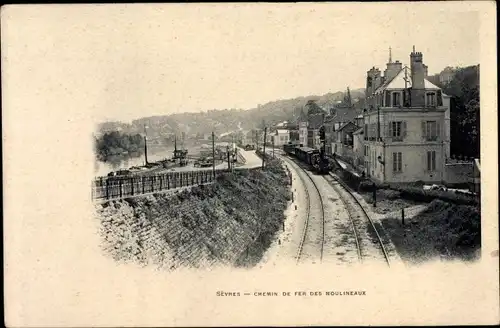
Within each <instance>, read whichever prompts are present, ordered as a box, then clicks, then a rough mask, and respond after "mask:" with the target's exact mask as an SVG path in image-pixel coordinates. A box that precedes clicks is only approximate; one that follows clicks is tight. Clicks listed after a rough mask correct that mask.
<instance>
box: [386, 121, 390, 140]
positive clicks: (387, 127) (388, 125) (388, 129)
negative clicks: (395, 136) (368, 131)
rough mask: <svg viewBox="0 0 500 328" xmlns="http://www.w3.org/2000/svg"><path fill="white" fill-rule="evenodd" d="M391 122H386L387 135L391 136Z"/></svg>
mask: <svg viewBox="0 0 500 328" xmlns="http://www.w3.org/2000/svg"><path fill="white" fill-rule="evenodd" d="M390 129H391V122H388V123H386V124H385V136H386V137H390V136H391V131H390Z"/></svg>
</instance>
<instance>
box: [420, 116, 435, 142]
mask: <svg viewBox="0 0 500 328" xmlns="http://www.w3.org/2000/svg"><path fill="white" fill-rule="evenodd" d="M438 135H439V124H438V122H437V121H424V122H422V137H423V138H424V139H425V140H427V141H436V140H437V139H438Z"/></svg>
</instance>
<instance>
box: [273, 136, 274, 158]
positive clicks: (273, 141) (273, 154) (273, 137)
mask: <svg viewBox="0 0 500 328" xmlns="http://www.w3.org/2000/svg"><path fill="white" fill-rule="evenodd" d="M273 158H274V137H273Z"/></svg>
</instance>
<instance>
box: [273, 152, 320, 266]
mask: <svg viewBox="0 0 500 328" xmlns="http://www.w3.org/2000/svg"><path fill="white" fill-rule="evenodd" d="M281 158H282V159H284V160H285V161H286V162H287V163H289V164H290V165H291V166H293V167H294V168H295V169H296V171H297V172H298V175H299V178H300V180H301V181H302V183H303V184H304V186H305V190H306V197H307V208H306V213H307V215H306V221H305V223H304V230H303V233H302V238H301V240H300V243H299V247H298V250H297V255H296V262H297V264H299V263H307V262H310V263H316V261H317V260H318V259H319V261H320V262H321V261H323V249H324V242H325V210H324V204H323V198H322V196H321V193H320V191H319V189H318V186H317V185H316V183H315V182H314V180H313V179H312V178H311V177H310V176H309V174H308V173H307V172H306V171H305V170H304V169H303V168H302V167H300V166H299V165H298V164H296V163H295V162H294V161H292V160H290V159H288V158H286V157H285V156H281ZM304 176H305V177H304ZM318 205H319V206H318Z"/></svg>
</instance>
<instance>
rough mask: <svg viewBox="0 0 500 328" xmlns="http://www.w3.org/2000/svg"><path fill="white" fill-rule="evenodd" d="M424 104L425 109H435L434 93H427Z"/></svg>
mask: <svg viewBox="0 0 500 328" xmlns="http://www.w3.org/2000/svg"><path fill="white" fill-rule="evenodd" d="M425 104H426V105H427V107H435V106H436V93H435V92H428V93H426V95H425Z"/></svg>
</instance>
